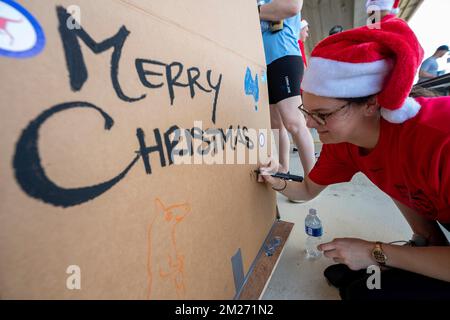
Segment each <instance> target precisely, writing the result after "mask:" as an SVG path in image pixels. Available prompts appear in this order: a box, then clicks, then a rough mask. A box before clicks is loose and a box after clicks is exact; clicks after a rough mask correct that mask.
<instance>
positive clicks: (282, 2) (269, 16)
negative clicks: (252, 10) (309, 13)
mask: <svg viewBox="0 0 450 320" xmlns="http://www.w3.org/2000/svg"><path fill="white" fill-rule="evenodd" d="M302 7H303V0H273V1H272V2H271V3H268V4H264V5H262V6H261V7H260V14H259V18H260V19H261V20H265V21H280V20H283V19H287V18H290V17H293V16H295V15H296V14H298V13H299V12H300V11H301V10H302Z"/></svg>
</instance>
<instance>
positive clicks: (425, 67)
mask: <svg viewBox="0 0 450 320" xmlns="http://www.w3.org/2000/svg"><path fill="white" fill-rule="evenodd" d="M448 49H449V48H448V46H440V47H439V48H437V50H436V52H435V53H434V54H433V55H432V56H431V57H429V58H428V59H426V60H425V61H424V62H423V63H422V66H421V67H420V71H419V83H420V82H424V81H427V80H430V79H433V78H436V77H437V76H438V75H439V74H438V69H439V65H438V63H437V59H439V58H442V57H443V56H445V55H446V54H447V52H448V51H449V50H448Z"/></svg>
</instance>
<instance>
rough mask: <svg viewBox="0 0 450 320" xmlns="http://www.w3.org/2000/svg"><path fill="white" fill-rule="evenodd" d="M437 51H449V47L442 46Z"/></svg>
mask: <svg viewBox="0 0 450 320" xmlns="http://www.w3.org/2000/svg"><path fill="white" fill-rule="evenodd" d="M437 51H449V49H448V46H440V47H439V48H437Z"/></svg>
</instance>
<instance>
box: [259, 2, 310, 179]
mask: <svg viewBox="0 0 450 320" xmlns="http://www.w3.org/2000/svg"><path fill="white" fill-rule="evenodd" d="M302 6H303V0H266V1H264V3H262V2H261V1H260V2H258V10H259V16H260V20H261V31H262V36H263V42H264V51H265V55H266V63H267V83H268V90H269V103H270V119H271V126H272V129H274V130H275V132H277V131H276V130H279V131H278V132H279V157H280V164H281V168H280V172H283V173H286V172H288V171H289V150H290V142H289V136H288V132H289V133H290V134H291V135H292V138H293V140H294V143H295V144H296V145H297V148H298V150H299V155H300V160H301V163H302V166H303V171H304V174H305V176H306V175H308V173H309V172H310V171H311V169H312V167H313V166H314V163H315V156H314V142H313V139H312V135H311V132H310V131H309V129H308V128H307V127H306V121H305V118H304V117H303V116H302V115H301V114H300V112H299V110H298V107H299V106H300V105H301V96H300V84H301V80H302V77H303V71H304V66H303V62H302V57H301V53H300V48H299V46H298V39H299V33H300V25H301V14H300V11H301V9H302ZM279 21H282V29H281V30H279V31H275V30H273V28H271V25H272V23H273V22H275V23H276V22H279Z"/></svg>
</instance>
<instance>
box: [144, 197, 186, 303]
mask: <svg viewBox="0 0 450 320" xmlns="http://www.w3.org/2000/svg"><path fill="white" fill-rule="evenodd" d="M155 206H156V215H155V217H154V218H153V220H152V221H151V222H150V224H149V225H148V228H147V242H148V243H147V245H148V255H147V259H148V260H147V277H148V283H147V298H148V299H150V298H154V299H174V298H175V296H176V297H177V298H178V299H183V298H184V297H185V293H186V288H185V281H184V262H185V261H184V256H183V255H182V253H181V252H180V251H179V249H178V247H177V238H176V232H177V225H178V224H179V223H180V222H182V221H183V219H184V218H185V217H186V216H187V215H188V214H190V213H191V206H190V205H189V204H188V203H181V204H173V205H170V206H165V205H164V204H163V202H162V201H161V200H160V199H156V200H155ZM156 249H157V250H156ZM174 293H175V295H174Z"/></svg>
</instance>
